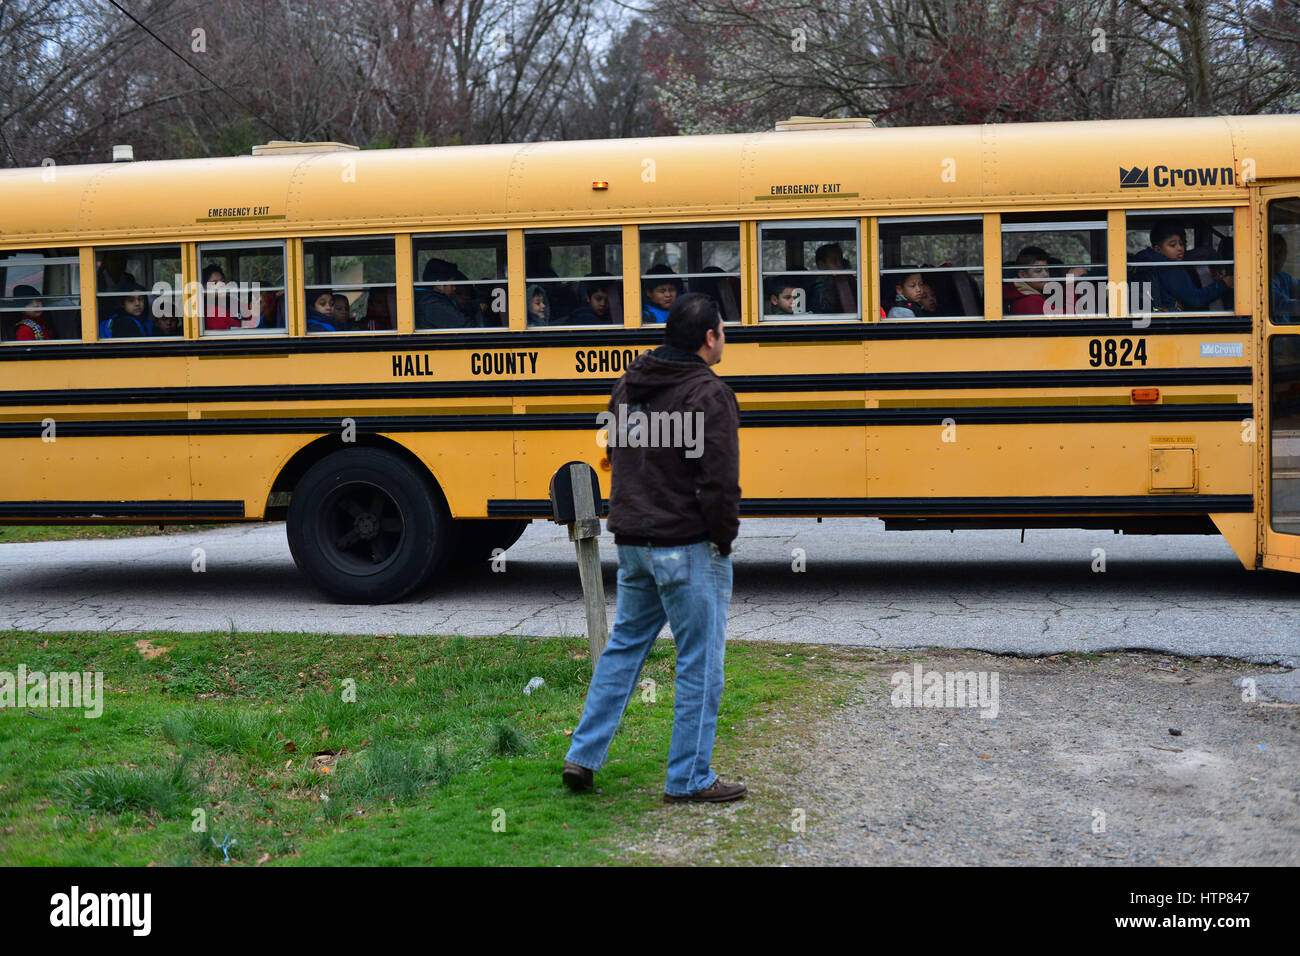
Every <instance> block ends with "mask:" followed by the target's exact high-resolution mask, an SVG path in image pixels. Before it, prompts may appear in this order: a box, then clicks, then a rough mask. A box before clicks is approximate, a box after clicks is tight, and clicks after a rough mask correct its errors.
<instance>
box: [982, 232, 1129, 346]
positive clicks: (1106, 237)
mask: <svg viewBox="0 0 1300 956" xmlns="http://www.w3.org/2000/svg"><path fill="white" fill-rule="evenodd" d="M1080 211H1081V212H1082V211H1087V210H1080ZM1092 211H1093V212H1095V213H1096V214H1097V215H1098V216H1099V217H1100V218H1095V219H1060V220H1050V219H1043V220H1041V221H1033V220H1030V221H1025V222H1007V217H1008V216H1023V215H1031V216H1032V215H1043V216H1056V215H1061V216H1068V215H1071V214H1072V213H1074V212H1075V210H1069V209H1064V210H1052V211H1050V212H1046V213H1041V212H1037V211H1034V210H1021V211H1015V212H1004V213H1001V214H1000V216H999V219H1000V223H999V227H1000V228H999V233H998V240H999V251H1001V246H1002V244H1003V243H1005V241H1006V237H1007V235H1008V234H1012V235H1014V234H1015V233H1018V232H1020V233H1034V232H1039V233H1041V232H1053V231H1055V232H1087V233H1097V232H1100V233H1101V234H1102V235H1101V238H1102V242H1101V248H1102V250H1103V252H1102V258H1101V260H1100V261H1094V262H1090V263H1078V265H1079V266H1084V265H1086V266H1087V267H1088V269H1089V270H1090V271H1104V272H1105V278H1100V279H1099V278H1096V277H1093V278H1086V279H1085V281H1089V282H1104V283H1106V284H1107V285H1106V288H1105V289H1104V290H1103V293H1104V294H1103V295H1101V296H1100V297H1099V301H1098V303H1097V308H1098V309H1099V311H1096V312H1052V313H1044V314H1042V315H1020V314H1011V315H1007V314H1002V318H1010V319H1013V320H1016V321H1022V320H1025V319H1053V320H1055V319H1112V318H1115V316H1114V315H1112V314H1111V305H1112V303H1111V301H1110V295H1109V294H1108V292H1109V288H1110V285H1109V283H1110V280H1111V268H1110V216H1109V215H1108V213H1109V210H1106V209H1097V210H1092ZM1021 245H1023V243H1022V244H1021ZM1089 245H1090V246H1091V237H1090V242H1089ZM986 246H987V244H986ZM1047 252H1048V254H1049V255H1050V254H1051V252H1052V250H1050V249H1048V250H1047ZM1088 254H1089V256H1092V250H1091V248H1090V249H1089V252H1088ZM984 261H985V277H984V281H985V284H986V285H987V284H988V271H989V270H988V261H989V255H988V249H987V248H986V249H985V255H984ZM1000 265H1001V270H1000V271H1001V276H1002V278H1000V279H999V281H998V286H997V298H998V300H999V301H998V305H999V307H1001V290H1002V287H1003V286H1004V285H1005V284H1006V283H1007V282H1011V281H1014V279H1012V278H1009V277H1008V274H1009V273H1014V272H1015V271H1016V268H1017V267H1016V265H1015V258H1014V257H1011V258H1007V257H1006V256H1005V255H1004V256H1003V257H1002V261H1001V263H1000ZM1071 267H1072V263H1069V262H1066V263H1064V265H1063V266H1062V267H1061V268H1066V269H1069V268H1071ZM1062 281H1064V280H1062Z"/></svg>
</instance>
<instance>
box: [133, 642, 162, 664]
mask: <svg viewBox="0 0 1300 956" xmlns="http://www.w3.org/2000/svg"><path fill="white" fill-rule="evenodd" d="M135 649H136V650H137V651H139V652H140V656H141V657H143V658H144V659H145V660H147V661H151V660H153V659H154V658H155V657H162V656H163V655H164V654H166V653H167V652H168V651H170V650H171V648H170V647H155V646H154V644H153V642H151V641H150V640H149V639H148V638H146V637H142V638H140V640H138V641H136V642H135Z"/></svg>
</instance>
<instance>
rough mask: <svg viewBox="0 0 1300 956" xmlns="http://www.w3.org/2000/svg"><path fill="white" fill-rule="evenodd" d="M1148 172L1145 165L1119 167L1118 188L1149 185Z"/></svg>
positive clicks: (1134, 187) (1135, 187)
mask: <svg viewBox="0 0 1300 956" xmlns="http://www.w3.org/2000/svg"><path fill="white" fill-rule="evenodd" d="M1150 185H1151V180H1150V173H1149V172H1148V170H1147V169H1146V167H1138V166H1134V167H1133V168H1132V169H1125V168H1124V167H1123V166H1121V167H1120V168H1119V188H1120V189H1137V188H1139V187H1145V186H1150Z"/></svg>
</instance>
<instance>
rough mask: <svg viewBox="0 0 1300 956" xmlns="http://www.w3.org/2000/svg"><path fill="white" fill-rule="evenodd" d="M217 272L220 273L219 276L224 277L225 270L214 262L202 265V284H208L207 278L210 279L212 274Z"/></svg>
mask: <svg viewBox="0 0 1300 956" xmlns="http://www.w3.org/2000/svg"><path fill="white" fill-rule="evenodd" d="M218 272H220V273H221V278H223V279H224V278H225V277H226V270H225V269H223V268H221V266H219V265H217V264H216V263H212V264H210V265H206V266H204V267H203V284H204V285H207V284H208V280H209V279H211V278H212V277H213V276H214V275H216V274H217V273H218Z"/></svg>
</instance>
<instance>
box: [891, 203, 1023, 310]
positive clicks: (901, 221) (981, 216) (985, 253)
mask: <svg viewBox="0 0 1300 956" xmlns="http://www.w3.org/2000/svg"><path fill="white" fill-rule="evenodd" d="M1001 218H1002V214H1001V213H978V212H977V213H953V214H951V215H914V216H877V217H876V228H875V235H876V269H875V273H876V274H875V282H878V283H880V285H879V299H878V300H877V302H878V304H879V307H880V309H882V310H883V311H884V312H885V314H884V315H882V316H881V317H880V321H881V322H975V321H981V320H986V319H988V318H989V315H990V311H991V310H990V305H991V303H990V298H989V276H988V272H989V270H988V265H989V261H988V260H989V242H988V237H989V233H990V231H991V229H993V228H994V227H996V229H997V231H998V234H999V235H1001V228H1002V227H1001ZM990 219H991V220H992V221H990ZM924 222H974V223H978V224H979V229H978V230H977V233H978V235H979V237H980V253H979V271H980V273H981V275H982V277H983V280H984V284H983V286H982V287H981V288H980V313H981V314H979V315H936V316H928V315H927V316H920V315H917V316H913V317H912V318H910V319H909V318H907V317H906V316H894V317H892V318H891V317H890V316H889V306H887V305H886V299H888V302H889V303H890V304H891V305H892V303H893V301H894V293H892V292H890V293H889V294H888V296H886V289H885V285H884V281H883V280H884V277H885V267H884V262H885V256H884V248H883V247H882V243H883V240H882V239H881V232H882V227H884V226H895V225H905V224H907V223H924ZM1000 242H1001V240H999V245H998V247H997V252H998V259H999V262H998V265H999V274H1000V273H1001V268H1000V266H1001V261H1000V260H1001V250H1002V246H1001V244H1000ZM902 268H903V267H902V266H898V267H897V268H896V269H895V270H893V271H895V272H897V271H898V270H900V269H902ZM911 272H922V273H933V272H966V273H969V272H971V267H970V266H947V267H944V266H931V267H930V268H925V269H923V268H920V267H919V265H918V268H916V269H912V270H909V272H908V274H909V275H910V274H911ZM1001 289H1002V285H1001V282H1000V281H999V284H998V292H997V295H998V296H999V297H1000V296H1001ZM999 303H1000V298H999ZM1001 314H1002V308H1001V305H1000V304H999V305H998V306H997V308H996V310H995V311H993V317H994V318H995V319H996V318H999V317H1001Z"/></svg>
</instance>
